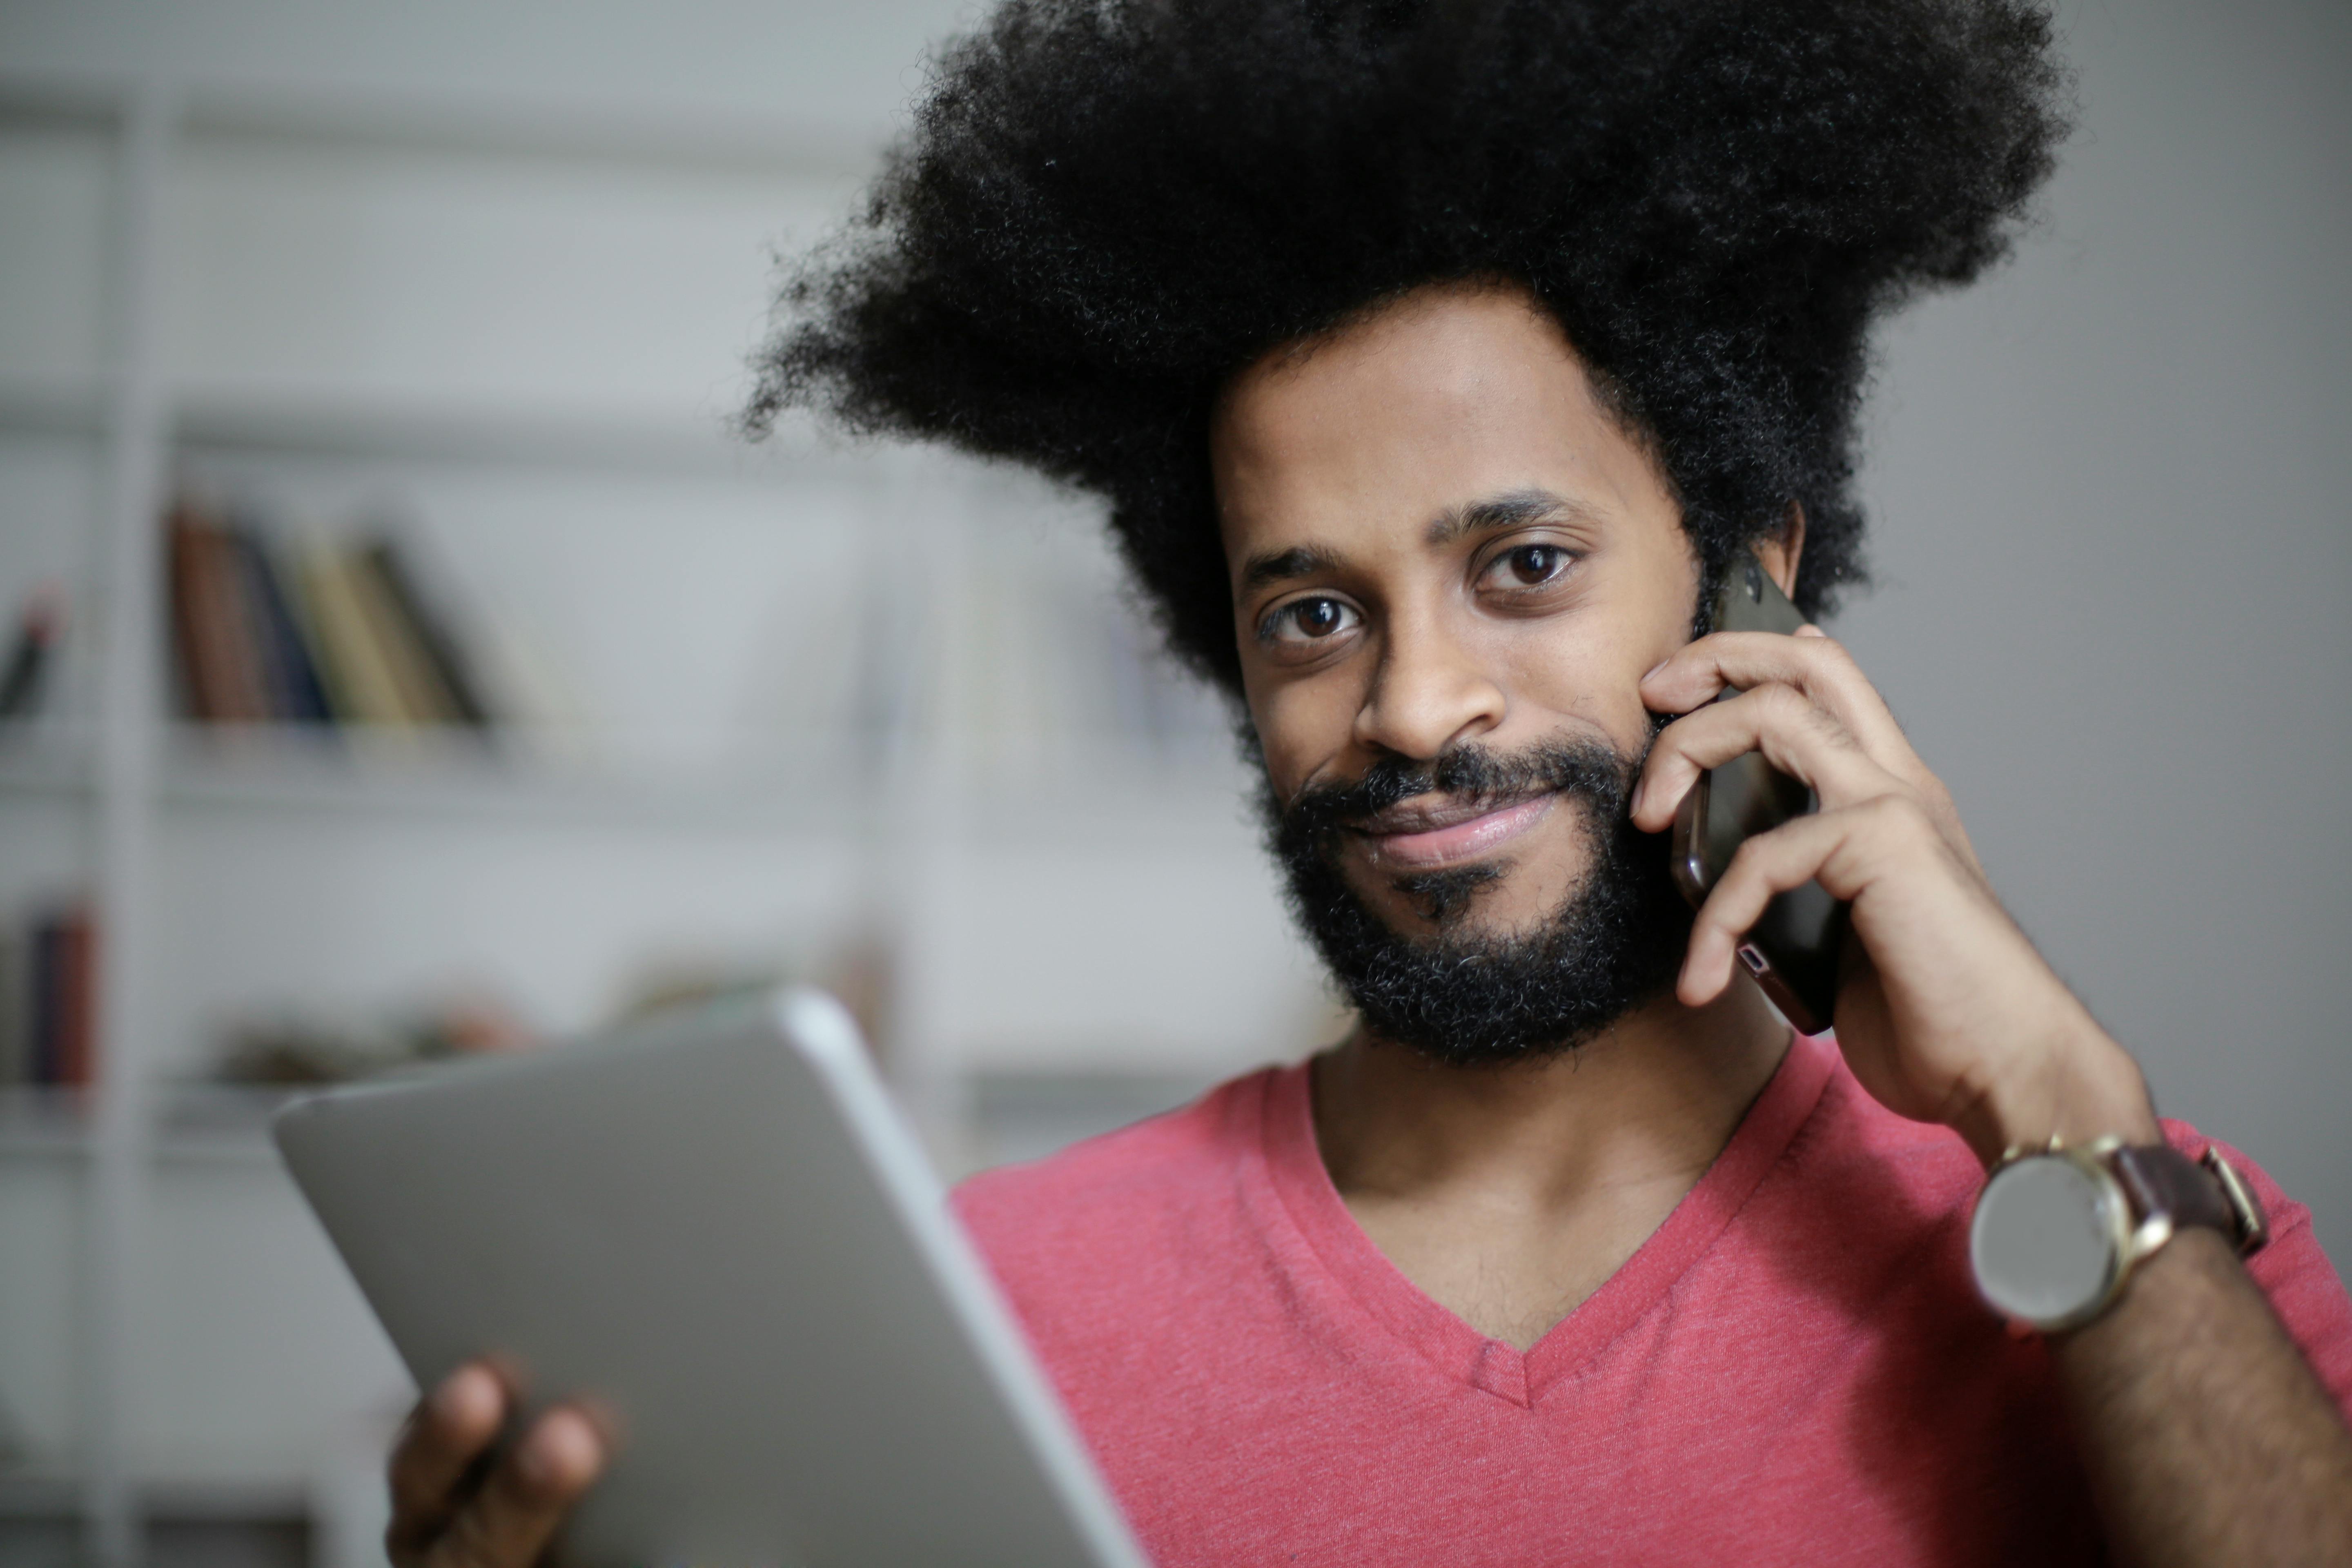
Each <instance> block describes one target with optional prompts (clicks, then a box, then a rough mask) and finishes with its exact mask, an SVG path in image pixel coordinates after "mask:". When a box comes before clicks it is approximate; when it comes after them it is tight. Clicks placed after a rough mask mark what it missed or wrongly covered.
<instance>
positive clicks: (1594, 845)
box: [1259, 740, 1692, 1067]
mask: <svg viewBox="0 0 2352 1568" xmlns="http://www.w3.org/2000/svg"><path fill="white" fill-rule="evenodd" d="M1641 761H1642V759H1641V758H1640V757H1638V756H1636V757H1632V758H1628V757H1625V756H1622V755H1621V754H1619V753H1618V752H1616V751H1615V750H1614V749H1613V748H1612V747H1610V746H1609V745H1607V744H1605V743H1603V742H1599V741H1593V740H1576V741H1556V742H1546V743H1543V744H1540V745H1537V746H1534V747H1531V748H1529V749H1528V750H1526V751H1524V752H1517V753H1513V754H1508V755H1501V754H1497V753H1496V752H1491V751H1488V750H1487V749H1486V748H1484V747H1480V746H1476V745H1464V746H1457V747H1455V748H1454V749H1453V750H1451V751H1448V752H1445V753H1444V754H1443V755H1441V756H1440V757H1438V758H1437V759H1436V760H1435V761H1434V762H1433V763H1411V762H1407V761H1405V760H1404V759H1402V758H1393V757H1391V758H1383V759H1382V760H1381V761H1380V762H1378V763H1374V764H1373V765H1372V767H1371V768H1370V770H1369V771H1367V772H1366V773H1365V774H1364V776H1363V777H1362V778H1360V779H1358V780H1356V781H1355V782H1354V783H1352V784H1341V785H1332V786H1328V787H1326V788H1322V789H1313V790H1308V791H1306V792H1303V793H1302V794H1301V795H1299V796H1298V798H1297V799H1296V800H1294V801H1292V802H1291V803H1290V805H1288V806H1287V807H1284V806H1283V805H1280V803H1278V802H1277V801H1276V799H1275V798H1274V794H1273V790H1272V788H1271V786H1270V785H1268V786H1264V787H1262V788H1261V791H1260V796H1259V805H1260V808H1261V810H1262V811H1263V813H1264V815H1265V822H1266V837H1267V845H1268V847H1269V848H1270V849H1271V850H1272V851H1273V854H1274V857H1275V858H1276V861H1277V862H1278V863H1279V864H1280V865H1281V867H1282V870H1283V876H1284V879H1285V881H1286V891H1287V895H1288V902H1289V904H1290V909H1291V912H1292V913H1293V914H1294V915H1295V916H1296V917H1297V920H1298V922H1299V924H1300V925H1301V926H1303V927H1304V928H1305V929H1306V931H1307V936H1308V938H1309V939H1310V940H1311V941H1313V942H1314V943H1315V946H1316V948H1317V950H1318V952H1321V953H1322V955H1323V961H1324V963H1327V964H1328V965H1329V966H1330V969H1331V973H1332V974H1333V976H1334V977H1335V978H1336V979H1337V980H1338V981H1339V984H1340V985H1341V987H1342V988H1344V989H1345V990H1346V992H1347V994H1348V995H1349V999H1351V1000H1352V1001H1353V1002H1354V1003H1355V1005H1356V1006H1357V1008H1358V1010H1359V1011H1360V1012H1361V1014H1362V1015H1363V1019H1364V1023H1365V1024H1366V1026H1369V1028H1370V1030H1371V1032H1372V1033H1373V1034H1374V1035H1376V1036H1378V1037H1381V1038H1382V1039H1387V1040H1393V1041H1395V1042H1397V1043H1398V1044H1401V1045H1404V1046H1409V1047H1412V1048H1413V1049H1415V1050H1417V1051H1420V1052H1422V1053H1423V1055H1425V1056H1428V1057H1430V1058H1433V1059H1435V1060H1437V1061H1441V1062H1444V1063H1447V1064H1449V1065H1453V1066H1463V1067H1467V1066H1475V1065H1484V1064H1492V1063H1497V1062H1507V1061H1514V1060H1519V1059H1522V1058H1528V1057H1530V1056H1536V1055H1541V1054H1545V1053H1549V1052H1557V1051H1562V1050H1566V1049H1569V1048H1570V1047H1575V1046H1578V1045H1581V1044H1583V1043H1584V1042H1585V1041H1587V1040H1590V1039H1591V1038H1592V1037H1594V1036H1595V1035H1598V1034H1599V1033H1601V1031H1602V1030H1604V1029H1606V1028H1607V1027H1608V1026H1610V1025H1612V1024H1613V1023H1615V1022H1617V1020H1619V1019H1620V1018H1622V1017H1623V1016H1625V1015H1626V1014H1627V1013H1629V1012H1631V1011H1632V1010H1633V1008H1635V1007H1637V1006H1639V1005H1642V1004H1643V1003H1645V1002H1648V1001H1651V1000H1653V999H1654V998H1655V997H1657V996H1660V995H1662V994H1664V993H1665V992H1666V990H1667V989H1668V988H1669V987H1670V986H1671V985H1672V984H1673V983H1674V977H1675V971H1676V969H1677V968H1678V967H1679V966H1680V963H1681V959H1682V953H1683V949H1684V948H1685V945H1686V944H1687V943H1688V942H1689V938H1690V927H1691V919H1692V917H1691V911H1690V910H1689V908H1688V906H1687V905H1685V903H1684V902H1683V900H1682V898H1681V895H1680V894H1679V893H1677V892H1676V891H1675V888H1674V885H1673V883H1672V881H1671V880H1670V879H1669V878H1668V876H1667V872H1666V845H1665V836H1664V835H1663V834H1661V835H1650V834H1644V833H1642V832H1639V831H1638V830H1636V829H1635V828H1634V826H1633V823H1632V821H1631V820H1630V819H1629V818H1628V816H1627V815H1626V796H1627V794H1628V792H1629V791H1630V789H1631V788H1632V785H1633V778H1634V776H1635V774H1636V773H1637V772H1638V770H1639V768H1640V765H1641ZM1432 790H1435V791H1438V792H1441V793H1444V794H1446V795H1454V796H1457V797H1467V798H1469V799H1471V800H1474V801H1479V802H1486V801H1492V802H1494V803H1495V805H1496V806H1497V807H1500V806H1503V805H1509V804H1511V803H1512V802H1514V801H1517V800H1523V799H1527V798H1529V797H1531V796H1534V795H1540V794H1556V795H1559V797H1560V799H1561V800H1562V801H1563V802H1564V803H1566V804H1568V805H1570V806H1572V807H1575V808H1577V809H1580V811H1581V812H1582V814H1583V816H1584V824H1585V830H1586V838H1587V841H1588V843H1589V844H1590V846H1591V864H1590V865H1589V866H1588V867H1587V868H1586V870H1585V874H1584V876H1583V877H1582V878H1581V879H1580V880H1579V882H1578V884H1577V886H1576V888H1575V889H1574V890H1572V891H1571V892H1570V894H1569V896H1568V897H1567V899H1566V900H1563V901H1562V902H1561V904H1560V905H1559V908H1558V909H1557V910H1553V911H1552V913H1551V914H1550V915H1549V917H1547V918H1546V919H1545V920H1544V921H1541V922H1539V923H1538V925H1537V926H1535V927H1534V928H1532V929H1529V930H1524V931H1513V932H1507V933H1502V934H1482V933H1479V932H1476V931H1472V930H1471V929H1469V922H1468V921H1466V920H1465V918H1464V917H1465V914H1466V913H1467V911H1468V910H1469V909H1470V908H1471V907H1472V905H1473V904H1475V901H1476V900H1477V898H1478V896H1479V894H1480V892H1481V891H1482V890H1483V889H1486V887H1487V886H1489V885H1490V884H1492V883H1493V882H1494V881H1495V880H1496V879H1498V878H1500V877H1501V876H1502V875H1504V874H1505V872H1504V868H1503V866H1502V865H1500V864H1497V863H1496V862H1486V863H1481V864H1478V865H1474V866H1468V867H1462V868H1453V869H1447V870H1441V871H1435V872H1426V873H1421V874H1417V875H1409V876H1404V877H1399V878H1394V879H1391V887H1393V888H1395V889H1396V890H1397V891H1398V892H1400V893H1402V895H1403V896H1404V897H1405V898H1406V899H1407V900H1410V901H1411V902H1412V904H1413V906H1414V907H1415V908H1416V910H1419V911H1420V913H1421V914H1422V915H1423V918H1424V919H1425V920H1426V921H1429V922H1431V923H1432V924H1433V925H1434V927H1435V928H1436V929H1435V931H1433V933H1432V934H1430V935H1428V936H1424V937H1412V936H1407V935H1405V934H1403V933H1402V932H1400V931H1396V930H1395V929H1394V928H1392V927H1391V925H1390V924H1389V923H1388V922H1387V921H1385V920H1383V919H1382V918H1381V916H1380V915H1379V914H1377V913H1375V912H1374V911H1373V910H1372V909H1371V907H1370V905H1368V904H1367V903H1366V902H1365V901H1364V900H1363V899H1362V898H1361V897H1360V895H1359V894H1358V893H1357V891H1356V890H1355V889H1354V888H1352V887H1350V886H1349V883H1348V880H1347V878H1346V876H1345V875H1344V874H1343V873H1342V871H1341V870H1340V861H1339V857H1340V854H1341V852H1342V850H1343V848H1344V847H1345V846H1346V844H1347V842H1348V840H1349V837H1350V832H1349V830H1350V829H1351V828H1353V827H1356V826H1360V825H1361V824H1362V823H1364V822H1365V821H1367V820H1368V819H1370V817H1371V816H1373V815H1374V814H1375V813H1378V812H1380V811H1382V810H1384V809H1386V808H1387V807H1389V806H1391V805H1396V804H1397V803H1398V802H1400V801H1404V800H1408V799H1411V798H1412V797H1413V796H1415V795H1422V794H1425V793H1427V792H1429V791H1432Z"/></svg>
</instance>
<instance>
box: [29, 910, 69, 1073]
mask: <svg viewBox="0 0 2352 1568" xmlns="http://www.w3.org/2000/svg"><path fill="white" fill-rule="evenodd" d="M27 946H28V949H29V953H28V957H29V960H30V963H29V965H28V978H29V980H30V981H31V986H30V991H31V994H30V996H29V997H28V998H27V1000H28V1001H29V1003H30V1005H29V1006H27V1007H26V1016H25V1022H26V1068H27V1069H28V1070H27V1071H26V1075H25V1080H26V1082H27V1083H37V1084H49V1083H55V1082H57V1081H58V1076H57V1075H58V1016H59V1009H60V1006H61V1002H60V999H59V997H58V977H59V975H60V973H62V971H61V969H60V966H59V957H60V952H59V938H58V929H57V927H56V925H55V924H54V923H53V922H52V921H47V920H39V921H35V922H34V923H33V929H32V931H31V934H30V936H29V938H28V941H27Z"/></svg>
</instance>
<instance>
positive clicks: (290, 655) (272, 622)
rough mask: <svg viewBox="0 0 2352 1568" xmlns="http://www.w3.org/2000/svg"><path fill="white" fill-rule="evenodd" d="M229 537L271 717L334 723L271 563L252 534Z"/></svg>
mask: <svg viewBox="0 0 2352 1568" xmlns="http://www.w3.org/2000/svg"><path fill="white" fill-rule="evenodd" d="M230 538H231V541H232V542H233V543H234V545H235V547H236V558H237V565H238V568H239V570H240V571H241V572H242V573H243V574H244V578H245V590H246V602H247V605H248V606H249V607H250V608H251V610H252V612H253V618H254V630H255V634H256V636H255V639H254V640H255V641H256V642H257V644H258V645H259V646H260V648H261V656H262V659H261V662H262V665H263V668H265V669H266V671H267V672H268V682H269V698H270V703H269V706H270V713H271V715H272V717H274V718H276V719H277V720H278V721H279V722H281V723H292V724H331V723H332V722H334V717H335V716H334V714H333V713H332V712H331V711H330V710H329V709H328V707H327V694H326V691H325V689H324V688H322V687H321V686H320V683H319V668H318V664H317V662H316V661H315V660H314V659H313V658H311V654H310V645H309V643H308V642H307V641H306V640H305V639H304V637H303V636H302V628H301V626H299V624H298V623H297V622H296V621H295V619H294V613H293V610H292V609H291V608H290V607H289V604H288V602H287V594H286V584H284V583H283V582H282V581H280V580H279V577H278V563H277V562H275V561H274V560H272V559H271V558H270V553H269V551H268V548H267V547H266V546H265V545H264V544H263V543H262V542H261V540H260V539H259V538H258V537H257V535H256V534H255V533H254V532H253V531H252V530H250V529H245V528H240V529H236V530H234V531H232V533H231V535H230Z"/></svg>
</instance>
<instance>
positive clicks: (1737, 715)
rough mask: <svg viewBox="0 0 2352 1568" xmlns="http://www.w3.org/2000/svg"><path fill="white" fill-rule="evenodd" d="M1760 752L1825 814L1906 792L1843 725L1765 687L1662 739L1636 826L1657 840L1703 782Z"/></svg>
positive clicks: (1650, 763) (1695, 716) (1799, 696)
mask: <svg viewBox="0 0 2352 1568" xmlns="http://www.w3.org/2000/svg"><path fill="white" fill-rule="evenodd" d="M1748 752H1763V753H1764V759H1765V761H1767V762H1769V763H1771V764H1772V765H1773V766H1774V767H1776V768H1778V769H1780V771H1781V772H1782V773H1787V774H1788V775H1789V776H1790V777H1791V778H1794V779H1797V780H1799V781H1800V782H1801V783H1803V784H1809V785H1811V787H1812V789H1813V790H1814V792H1815V793H1816V794H1818V795H1820V796H1821V798H1822V805H1823V806H1824V807H1827V808H1834V807H1836V806H1839V805H1846V804H1848V803H1850V802H1853V801H1856V800H1864V799H1867V798H1869V797H1870V796H1873V795H1880V794H1884V793H1885V791H1887V790H1889V789H1897V788H1903V787H1906V781H1904V780H1902V779H1900V778H1898V777H1896V776H1895V774H1894V773H1889V772H1888V771H1887V770H1886V769H1885V768H1884V767H1882V766H1881V765H1880V764H1879V763H1878V762H1877V761H1876V760H1875V759H1874V758H1873V757H1871V756H1870V755H1869V754H1868V753H1867V752H1864V749H1863V748H1862V747H1861V746H1860V745H1859V744H1858V743H1857V742H1855V741H1854V738H1853V736H1852V735H1851V734H1849V733H1848V732H1847V731H1846V730H1845V727H1844V726H1843V725H1842V724H1840V723H1839V722H1838V721H1837V720H1836V718H1835V717H1834V716H1833V715H1832V714H1830V713H1827V712H1825V711H1823V710H1822V709H1820V708H1818V707H1816V706H1814V704H1813V703H1812V702H1811V700H1808V699H1807V698H1806V697H1805V695H1804V694H1803V693H1802V692H1800V691H1798V690H1796V689H1794V688H1792V687H1787V686H1777V685H1776V686H1759V687H1757V688H1755V689H1752V690H1748V691H1743V692H1741V693H1740V694H1739V695H1738V696H1737V697H1735V698H1732V699H1731V700H1729V701H1727V702H1714V703H1709V704H1708V705H1707V706H1706V707H1705V708H1702V709H1700V710H1698V711H1697V712H1696V713H1691V714H1686V715H1685V716H1684V717H1682V718H1680V719H1677V720H1675V721H1674V722H1673V723H1671V724H1669V725H1667V726H1666V727H1665V728H1664V730H1662V731H1659V732H1658V738H1657V740H1656V741H1655V742H1653V743H1652V744H1651V747H1650V754H1649V756H1648V758H1647V759H1646V760H1645V761H1644V762H1643V764H1642V777H1641V780H1640V782H1639V783H1638V784H1636V786H1635V790H1634V795H1633V825H1634V826H1636V827H1639V828H1641V829H1643V831H1644V832H1649V833H1655V832H1658V831H1660V830H1662V829H1663V828H1664V827H1665V826H1666V825H1667V824H1668V823H1669V822H1672V821H1673V820H1674V816H1675V808H1676V807H1677V806H1678V805H1680V804H1681V802H1682V798H1683V796H1684V795H1685V794H1687V793H1688V792H1689V790H1690V786H1691V785H1692V784H1695V783H1696V782H1697V779H1698V775H1699V774H1700V773H1703V772H1705V771H1706V770H1707V769H1709V768H1717V767H1721V766H1722V765H1723V764H1724V763H1727V762H1729V761H1731V760H1732V759H1733V758H1734V757H1739V756H1745V755H1746V754H1747V753H1748Z"/></svg>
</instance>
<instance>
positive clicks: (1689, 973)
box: [1675, 793, 1941, 1007]
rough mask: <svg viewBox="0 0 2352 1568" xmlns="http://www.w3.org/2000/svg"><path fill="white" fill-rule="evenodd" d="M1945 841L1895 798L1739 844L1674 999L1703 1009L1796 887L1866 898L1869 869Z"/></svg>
mask: <svg viewBox="0 0 2352 1568" xmlns="http://www.w3.org/2000/svg"><path fill="white" fill-rule="evenodd" d="M1940 842H1941V839H1940V837H1939V836H1938V834H1937V828H1936V825H1935V823H1934V822H1933V821H1932V820H1930V819H1929V817H1928V816H1927V811H1926V809H1925V808H1924V807H1922V806H1921V805H1918V803H1917V802H1916V801H1914V800H1912V799H1910V798H1909V797H1908V796H1906V795H1899V794H1894V793H1889V794H1886V795H1880V796H1877V797H1876V798H1874V799H1872V800H1869V801H1865V802H1863V803H1861V804H1859V805H1852V806H1848V807H1846V808H1844V809H1843V810H1839V811H1827V812H1820V813H1816V814H1814V815H1812V816H1800V817H1797V818H1795V819H1794V820H1792V821H1790V822H1786V823H1783V824H1782V825H1781V826H1779V827H1776V828H1774V829H1772V831H1770V832H1769V833H1761V834H1759V835H1757V836H1756V837H1753V838H1750V839H1748V841H1747V842H1745V843H1743V844H1742V845H1740V847H1739V852H1738V854H1736V855H1734V856H1733V857H1732V858H1731V864H1730V865H1729V866H1727V867H1726V868H1724V873H1723V875H1722V877H1720V878H1719V879H1717V881H1716V884H1715V887H1714V889H1712V890H1711V891H1709V893H1708V894H1707V898H1706V903H1705V904H1703V905H1702V906H1700V909H1699V912H1698V917H1697V919H1696V920H1695V921H1693V922H1692V925H1691V941H1690V948H1689V951H1688V952H1687V953H1686V954H1685V958H1684V960H1683V970H1682V974H1681V976H1680V978H1679V980H1678V981H1677V983H1676V985H1675V994H1676V995H1678V996H1680V997H1681V998H1682V1000H1683V1001H1684V1002H1685V1003H1686V1004H1687V1005H1691V1006H1695V1007H1696V1006H1703V1005H1706V1004H1707V1003H1709V1002H1712V1001H1714V1000H1715V999H1716V997H1717V996H1719V995H1721V994H1723V989H1724V987H1725V986H1727V985H1728V984H1730V983H1731V974H1732V964H1733V962H1734V960H1735V959H1736V958H1737V956H1738V949H1739V943H1740V942H1741V941H1742V940H1743V939H1744V938H1745V937H1746V936H1747V934H1748V931H1750V930H1752V929H1753V928H1754V926H1755V924H1756V922H1757V921H1759V920H1760V919H1761V918H1763V914H1764V908H1765V906H1766V905H1767V904H1769V903H1770V902H1771V901H1772V900H1774V899H1775V898H1777V897H1779V896H1780V894H1782V893H1785V892H1787V891H1789V889H1791V888H1801V887H1803V886H1804V885H1805V884H1806V883H1807V882H1812V881H1818V882H1820V883H1821V885H1822V888H1823V889H1825V890H1826V891H1827V892H1828V893H1829V894H1830V896H1831V897H1832V898H1835V899H1840V900H1847V901H1851V900H1854V899H1857V898H1860V897H1861V896H1862V894H1863V892H1864V885H1865V883H1866V882H1867V881H1868V879H1869V877H1870V875H1871V868H1876V869H1877V870H1884V869H1885V868H1887V867H1889V866H1891V865H1894V864H1897V863H1899V862H1902V861H1903V860H1904V858H1905V856H1904V851H1905V848H1906V845H1907V846H1908V847H1911V848H1913V849H1921V848H1928V847H1933V846H1935V845H1937V844H1939V843H1940Z"/></svg>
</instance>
